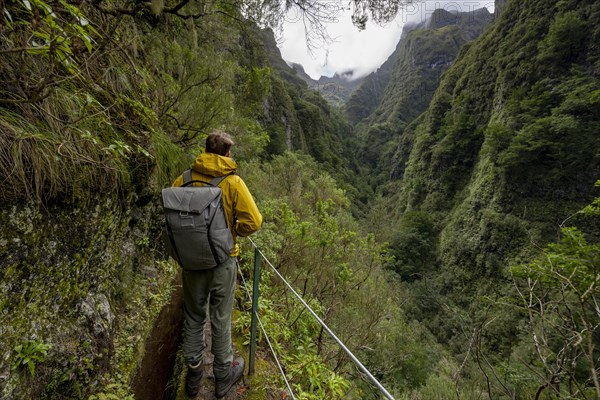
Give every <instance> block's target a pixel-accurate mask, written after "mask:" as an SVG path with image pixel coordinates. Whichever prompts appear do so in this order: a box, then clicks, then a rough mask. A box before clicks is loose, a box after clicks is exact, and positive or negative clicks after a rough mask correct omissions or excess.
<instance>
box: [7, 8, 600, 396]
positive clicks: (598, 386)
mask: <svg viewBox="0 0 600 400" xmlns="http://www.w3.org/2000/svg"><path fill="white" fill-rule="evenodd" d="M354 3H355V5H356V6H357V7H356V11H355V15H354V17H353V20H354V21H355V23H356V25H357V26H358V27H360V26H361V25H362V26H364V24H365V22H366V21H367V20H375V21H378V22H381V23H383V22H385V21H389V20H391V19H392V18H393V17H394V15H395V14H396V12H397V9H396V8H395V6H394V5H397V2H394V1H389V2H381V1H375V0H367V1H363V2H360V1H355V2H354ZM323 4H326V3H323V2H318V1H312V0H294V1H290V2H286V5H287V6H288V7H299V9H301V10H304V11H305V12H307V13H308V14H307V15H309V16H310V15H312V16H316V17H318V16H323V15H324V14H320V13H313V14H311V10H313V11H314V10H315V9H316V10H321V11H323V9H322V8H320V7H323ZM0 8H1V9H2V16H1V17H0V18H2V23H1V24H0V399H7V400H9V399H86V400H105V399H142V398H143V399H147V398H152V399H154V398H156V399H184V398H186V397H185V394H184V393H183V390H182V386H183V385H182V382H183V361H182V355H181V354H180V353H181V352H180V349H179V345H180V340H181V338H180V334H181V332H180V324H181V307H180V302H181V293H180V292H181V283H180V279H181V277H180V268H179V267H178V266H177V264H176V263H175V262H174V261H173V260H172V259H169V257H168V255H167V251H166V249H165V246H164V242H163V237H162V234H163V233H162V232H163V227H162V224H163V222H164V215H163V210H162V206H161V199H160V192H161V189H162V188H165V187H168V186H170V185H171V183H172V182H173V180H174V179H175V178H176V177H177V176H178V175H179V174H180V173H181V172H182V171H183V170H184V169H186V168H189V166H190V165H191V163H192V161H193V160H194V158H195V156H196V155H197V154H199V153H200V152H201V151H202V149H203V147H204V139H205V138H206V134H207V133H209V132H210V131H212V130H214V129H223V130H225V131H227V132H230V133H231V134H232V136H233V137H234V138H235V141H236V145H235V147H234V154H233V157H234V158H235V159H236V161H237V162H238V164H239V166H240V168H239V171H238V173H239V175H240V176H242V177H243V179H244V180H245V181H246V183H247V184H248V187H249V188H250V190H251V191H252V194H253V196H254V198H255V200H256V202H257V205H258V207H259V209H260V211H261V213H262V215H263V217H264V222H263V226H262V228H261V230H260V231H259V232H257V233H256V234H255V235H253V237H252V239H253V241H254V242H255V243H256V245H257V246H258V247H259V248H260V249H261V251H262V252H263V253H264V255H265V256H266V257H267V258H268V259H269V260H270V262H271V263H272V264H273V266H274V269H276V270H277V271H278V272H279V273H280V274H282V275H283V276H285V277H286V279H287V280H288V281H289V282H290V283H291V285H292V286H293V287H294V288H295V289H296V290H297V291H298V292H299V293H300V294H301V295H302V296H303V298H304V299H305V300H306V302H307V303H308V304H309V305H310V306H311V307H312V309H314V310H315V311H316V312H317V314H318V315H319V316H320V317H321V318H322V319H323V320H324V321H325V322H326V323H327V325H328V326H330V327H331V329H332V330H333V331H334V332H335V333H336V335H337V336H338V337H339V338H340V339H341V340H342V341H343V342H344V343H345V344H346V346H347V347H348V348H349V349H351V350H352V352H353V353H354V354H355V355H356V356H357V357H358V358H359V359H360V360H361V361H362V363H364V365H365V366H366V367H367V368H368V370H369V371H371V372H372V373H373V375H374V376H375V377H376V378H377V379H378V380H379V382H381V384H382V385H383V386H384V387H385V388H386V389H387V390H388V391H389V392H390V393H391V394H392V395H393V397H394V398H395V399H406V400H409V399H423V400H429V399H462V400H475V399H598V398H600V377H599V376H598V374H599V370H598V368H599V367H600V360H599V357H600V351H599V349H598V348H597V347H596V346H600V306H599V305H598V299H597V298H596V295H599V296H600V288H599V287H598V285H599V284H600V223H599V222H600V72H599V71H600V2H598V1H595V0H502V1H501V0H496V4H495V9H494V13H493V14H492V13H490V12H489V11H488V10H486V9H480V10H470V11H469V12H465V13H450V12H447V11H444V10H437V11H435V12H433V13H432V14H431V15H430V16H429V18H427V20H423V21H421V22H420V23H419V24H417V25H409V26H406V27H405V29H404V32H403V34H402V38H401V39H400V42H399V43H398V46H397V48H396V50H395V52H394V53H393V54H392V55H391V56H390V58H389V59H388V60H387V61H386V63H384V64H383V65H382V66H381V67H380V68H379V69H378V70H377V71H376V72H373V73H372V74H370V75H368V76H366V77H364V78H363V79H362V80H361V81H360V82H359V83H357V82H354V83H351V88H348V87H342V86H343V85H344V82H341V81H340V80H335V79H332V80H331V81H327V82H326V83H323V82H321V83H316V82H313V81H311V80H310V78H308V77H307V76H306V74H304V73H303V71H301V68H298V66H288V65H287V64H286V63H285V61H284V60H283V59H282V58H281V55H280V53H279V50H278V49H277V42H276V40H277V34H278V32H279V29H280V27H281V22H282V18H283V16H284V14H285V12H286V7H285V6H284V5H283V4H280V3H278V2H269V1H266V2H265V1H261V0H243V1H227V0H209V1H195V0H152V1H150V2H138V1H133V0H78V1H72V0H0ZM340 82H341V83H340ZM338 84H339V85H342V86H340V87H336V86H335V85H338ZM241 246H242V252H241V255H240V265H241V273H240V275H241V276H240V284H239V285H238V289H237V292H236V305H235V311H234V326H233V328H232V329H233V332H234V341H235V345H236V350H237V351H238V352H239V353H240V354H243V355H244V356H246V354H247V346H248V343H249V341H250V318H251V311H250V310H251V303H250V301H249V299H248V296H247V295H246V292H245V291H244V286H243V284H242V281H248V282H250V283H251V281H252V279H253V266H254V265H253V264H254V258H253V257H254V247H253V244H252V243H251V242H250V241H249V240H247V239H243V240H242V241H241ZM242 278H243V279H242ZM259 286H260V303H259V315H260V318H261V320H262V324H263V325H264V328H265V331H266V332H267V333H268V341H269V343H267V338H266V337H264V336H263V335H262V334H261V335H259V338H258V352H257V353H258V360H257V365H256V371H255V372H254V374H253V375H252V376H249V377H248V378H247V379H246V381H245V383H244V384H243V385H242V386H241V387H239V388H238V390H237V394H236V397H237V398H240V399H288V398H292V397H291V396H292V394H291V393H290V392H289V389H288V388H287V387H286V385H285V383H284V381H283V378H282V375H281V374H280V371H279V369H278V367H277V366H276V362H275V360H274V358H273V356H272V354H271V353H270V352H269V347H268V345H269V344H270V345H272V346H273V348H274V349H275V350H276V353H277V357H278V358H279V362H281V364H282V365H283V370H284V371H285V373H286V376H287V379H288V380H289V382H290V384H291V388H292V391H293V396H294V398H298V399H380V398H383V397H382V395H381V393H380V392H378V391H377V389H376V388H375V387H374V386H373V385H372V382H370V381H369V380H368V379H366V377H365V375H364V374H363V373H362V372H361V371H360V370H359V369H357V368H356V366H355V365H354V363H353V362H352V361H351V360H350V358H349V357H348V355H347V354H346V353H345V352H344V351H342V349H340V347H339V346H338V345H337V344H336V343H335V342H334V340H332V339H331V338H330V337H329V336H328V335H327V333H326V332H324V331H323V328H322V327H321V325H319V324H318V322H317V321H316V320H315V319H314V318H312V316H311V315H310V314H309V313H308V312H306V310H305V309H304V308H303V306H302V305H301V304H300V303H298V302H295V301H294V299H293V298H292V297H291V296H290V294H289V291H288V290H287V289H286V287H285V286H284V284H282V282H281V281H280V280H279V279H278V278H277V277H276V276H275V273H274V271H273V270H270V269H269V268H266V267H265V268H263V270H262V275H261V279H260V285H259ZM236 397H232V398H236ZM211 398H212V397H211ZM228 398H229V397H228Z"/></svg>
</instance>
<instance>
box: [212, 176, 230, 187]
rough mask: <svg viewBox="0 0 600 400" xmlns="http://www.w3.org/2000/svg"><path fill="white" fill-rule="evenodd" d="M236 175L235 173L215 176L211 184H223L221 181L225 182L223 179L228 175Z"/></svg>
mask: <svg viewBox="0 0 600 400" xmlns="http://www.w3.org/2000/svg"><path fill="white" fill-rule="evenodd" d="M231 175H234V173H231V174H228V175H223V176H217V177H215V178H212V179H211V180H210V184H211V185H212V186H215V187H216V186H219V185H220V184H221V182H223V180H225V178H227V177H228V176H231Z"/></svg>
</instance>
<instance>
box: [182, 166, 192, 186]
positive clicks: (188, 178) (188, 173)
mask: <svg viewBox="0 0 600 400" xmlns="http://www.w3.org/2000/svg"><path fill="white" fill-rule="evenodd" d="M190 182H192V170H191V169H186V170H185V171H183V186H186V185H187V184H189V183H190Z"/></svg>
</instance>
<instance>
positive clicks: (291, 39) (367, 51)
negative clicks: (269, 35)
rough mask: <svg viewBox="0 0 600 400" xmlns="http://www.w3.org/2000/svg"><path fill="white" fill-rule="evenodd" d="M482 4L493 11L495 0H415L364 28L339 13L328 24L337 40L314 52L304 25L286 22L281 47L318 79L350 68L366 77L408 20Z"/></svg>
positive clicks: (285, 56) (388, 52) (288, 58)
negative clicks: (382, 22) (383, 21)
mask: <svg viewBox="0 0 600 400" xmlns="http://www.w3.org/2000/svg"><path fill="white" fill-rule="evenodd" d="M482 7H486V8H487V9H488V10H489V11H490V12H493V10H494V0H487V1H465V0H461V1H449V0H437V1H434V0H425V1H420V2H414V3H412V4H408V5H407V6H405V8H404V9H403V10H401V11H400V13H399V14H398V15H397V17H396V19H395V20H394V21H392V22H390V23H388V24H387V25H386V26H383V27H382V26H378V25H376V24H373V23H368V24H367V28H366V29H365V30H363V31H359V30H358V29H357V28H356V27H355V26H354V25H352V21H351V19H350V15H351V12H350V11H347V12H346V13H345V14H343V15H341V16H340V18H339V21H338V22H337V23H332V24H328V25H327V30H328V32H329V35H330V36H331V37H332V38H333V39H334V42H333V43H331V44H329V45H328V46H325V45H323V46H321V48H316V49H314V50H313V54H312V55H311V54H310V52H309V50H308V48H307V46H306V40H305V36H304V25H303V24H302V23H301V22H295V23H290V22H286V23H285V24H284V30H283V38H282V39H283V40H282V41H281V43H280V44H279V49H280V50H281V55H282V57H283V59H284V60H286V61H287V62H293V63H296V64H301V65H302V66H303V67H304V70H305V71H306V73H307V74H308V75H309V76H310V77H312V78H313V79H319V77H320V76H321V75H325V76H333V74H334V73H335V72H339V73H341V72H344V71H348V70H354V71H355V76H356V77H359V76H364V75H367V74H369V73H370V72H372V71H374V70H376V69H377V68H379V66H380V65H381V64H383V63H384V62H385V60H387V58H388V57H389V56H390V55H391V54H392V52H393V51H394V49H395V48H396V45H397V43H398V41H399V40H400V35H401V33H402V28H403V26H404V24H405V23H407V22H410V23H418V22H421V21H424V20H426V19H427V18H428V17H430V16H431V14H432V13H433V12H434V11H435V10H436V9H438V8H444V9H446V10H448V11H461V12H465V11H466V12H470V11H474V10H476V9H479V8H482Z"/></svg>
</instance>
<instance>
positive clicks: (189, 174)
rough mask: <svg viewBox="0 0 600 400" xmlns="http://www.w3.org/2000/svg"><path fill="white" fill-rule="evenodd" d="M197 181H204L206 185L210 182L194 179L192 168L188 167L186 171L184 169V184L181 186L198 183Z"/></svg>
mask: <svg viewBox="0 0 600 400" xmlns="http://www.w3.org/2000/svg"><path fill="white" fill-rule="evenodd" d="M196 182H199V183H204V184H205V185H209V184H210V182H206V181H199V180H197V179H196V180H194V179H192V170H191V169H186V170H185V171H183V184H182V185H181V187H186V186H189V185H191V184H192V183H196Z"/></svg>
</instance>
